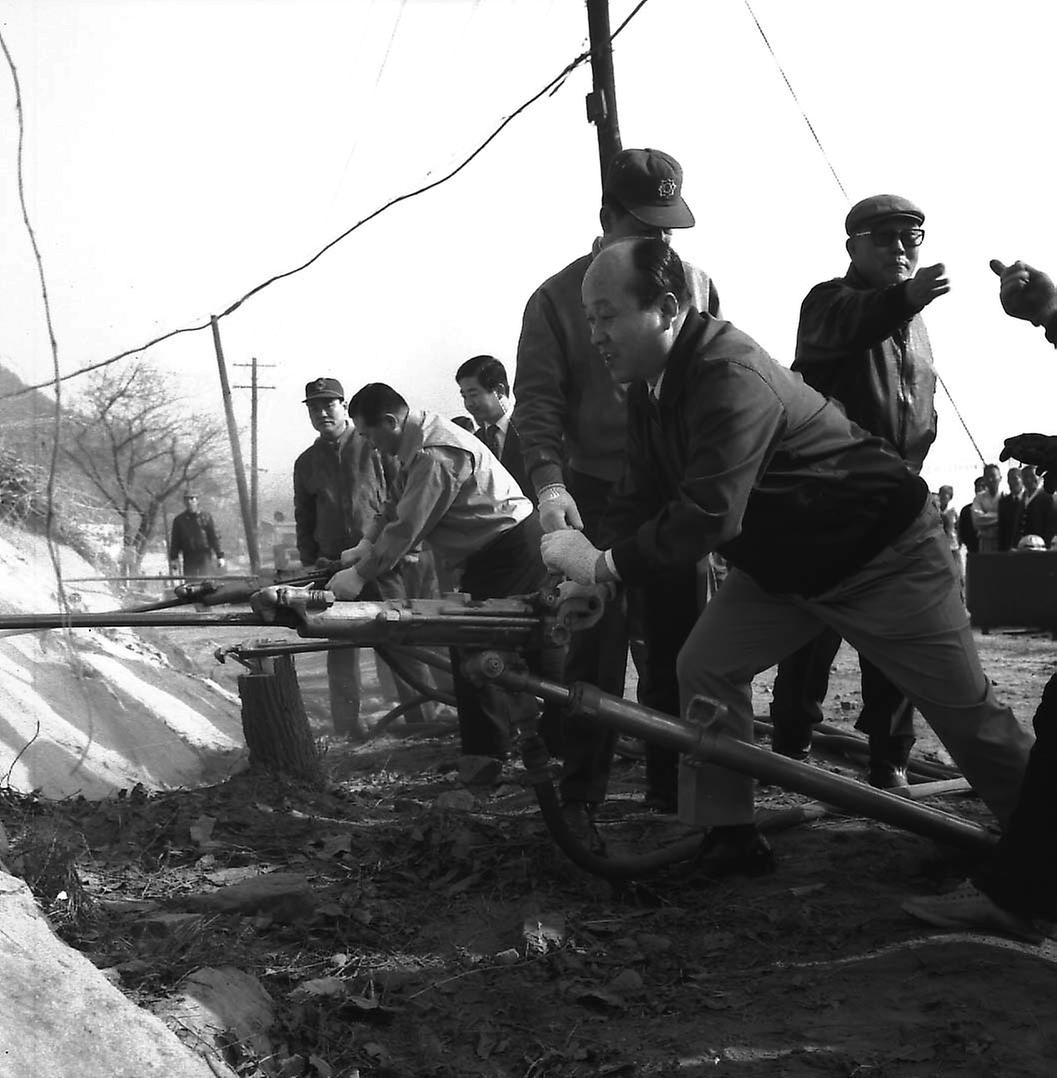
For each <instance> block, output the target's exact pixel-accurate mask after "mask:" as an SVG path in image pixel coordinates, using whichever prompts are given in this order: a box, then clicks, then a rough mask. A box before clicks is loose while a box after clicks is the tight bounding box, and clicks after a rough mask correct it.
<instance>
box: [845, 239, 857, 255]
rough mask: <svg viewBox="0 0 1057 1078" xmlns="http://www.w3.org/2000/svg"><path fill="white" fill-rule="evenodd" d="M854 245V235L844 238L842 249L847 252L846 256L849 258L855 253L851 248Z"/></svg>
mask: <svg viewBox="0 0 1057 1078" xmlns="http://www.w3.org/2000/svg"><path fill="white" fill-rule="evenodd" d="M854 246H855V239H854V237H852V236H849V237H848V238H847V239H846V240H845V241H844V250H845V251H847V252H848V257H849V258H853V257H854V255H855V252H854V251H853V250H852V248H853V247H854Z"/></svg>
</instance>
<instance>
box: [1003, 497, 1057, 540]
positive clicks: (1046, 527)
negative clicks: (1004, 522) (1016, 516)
mask: <svg viewBox="0 0 1057 1078" xmlns="http://www.w3.org/2000/svg"><path fill="white" fill-rule="evenodd" d="M1053 497H1054V496H1053V495H1052V494H1051V493H1050V492H1049V491H1047V490H1044V489H1043V488H1042V486H1041V485H1040V486H1039V488H1038V493H1037V494H1036V495H1035V497H1034V498H1032V499H1031V501H1029V502H1027V503H1026V504H1025V506H1024V510H1023V512H1022V514H1021V518H1020V533H1019V534H1018V535H1017V536H1016V537H1015V539H1014V541H1013V545H1014V546H1016V544H1017V542H1019V541H1020V539H1021V538H1023V537H1024V536H1025V535H1041V536H1042V538H1043V539H1044V540H1045V541H1046V545H1047V546H1049V545H1050V543H1052V542H1053V537H1054V535H1057V504H1055V503H1054V500H1053Z"/></svg>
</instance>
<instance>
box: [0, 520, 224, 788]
mask: <svg viewBox="0 0 1057 1078" xmlns="http://www.w3.org/2000/svg"><path fill="white" fill-rule="evenodd" d="M58 553H59V556H60V559H61V569H62V573H63V578H64V579H69V578H78V577H91V576H97V575H98V571H97V570H96V569H95V568H94V567H93V566H92V565H90V564H89V563H88V562H86V561H85V560H84V559H83V558H81V557H80V556H79V555H77V554H75V553H74V552H73V551H71V550H69V549H68V548H65V547H60V548H58ZM0 570H2V571H3V572H4V573H5V574H6V577H7V580H8V587H7V588H6V589H5V593H4V595H3V596H2V597H0V613H2V614H20V613H32V612H41V611H53V610H57V609H59V600H58V595H57V587H56V578H55V572H54V568H53V566H52V562H51V558H50V556H49V553H48V549H47V545H46V543H45V542H44V541H43V540H42V539H40V538H39V537H36V536H31V535H28V534H27V533H25V532H22V531H20V530H18V529H16V528H11V527H6V526H0ZM67 598H68V601H69V603H70V607H71V609H73V610H89V611H101V610H113V609H116V608H117V607H118V606H119V605H120V604H119V600H118V598H117V596H116V595H115V594H114V593H113V592H112V591H111V590H110V589H109V588H108V587H106V585H103V584H98V583H75V584H72V585H69V586H68V587H67ZM243 756H244V747H243V739H242V727H241V720H240V717H239V708H238V699H237V697H236V696H235V695H234V694H233V693H231V692H230V691H229V690H227V689H224V688H222V687H221V686H220V685H218V684H217V683H216V682H214V681H212V680H210V679H208V678H204V677H199V676H196V675H194V674H193V673H190V672H188V671H187V670H186V669H181V668H180V667H179V666H178V665H177V664H174V661H173V656H172V654H171V653H170V652H169V651H168V650H167V649H166V648H165V647H164V645H159V644H158V643H156V642H154V638H150V639H148V638H146V637H144V636H142V635H140V634H137V633H136V632H134V631H132V630H130V629H80V630H66V631H58V630H49V631H43V632H36V633H24V634H18V635H4V634H2V633H0V780H3V781H4V783H5V784H6V785H9V786H10V787H12V788H14V789H16V790H23V791H28V790H34V789H38V790H40V792H41V793H42V794H43V795H44V796H46V797H65V796H70V795H73V794H78V793H80V794H83V795H84V796H86V797H89V798H95V797H103V796H106V795H107V794H108V793H112V792H113V791H115V790H118V789H122V788H127V787H132V786H135V785H136V784H137V783H141V784H142V785H143V786H145V787H147V788H149V789H169V788H173V787H177V786H188V785H196V784H199V783H202V782H209V781H217V780H218V779H220V778H222V777H224V776H226V775H229V774H231V773H232V772H233V771H235V770H237V769H238V768H239V767H240V766H241V764H242V760H243Z"/></svg>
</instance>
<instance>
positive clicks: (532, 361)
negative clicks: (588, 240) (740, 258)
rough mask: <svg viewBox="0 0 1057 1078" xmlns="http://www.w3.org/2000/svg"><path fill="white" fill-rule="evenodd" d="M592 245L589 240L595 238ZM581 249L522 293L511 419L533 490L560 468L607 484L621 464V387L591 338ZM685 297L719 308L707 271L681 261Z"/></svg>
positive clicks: (557, 479) (556, 477) (556, 478)
mask: <svg viewBox="0 0 1057 1078" xmlns="http://www.w3.org/2000/svg"><path fill="white" fill-rule="evenodd" d="M596 246H597V244H596ZM593 258H594V255H593V254H589V255H584V256H583V257H582V258H578V259H577V260H576V261H575V262H571V263H570V264H569V265H568V266H566V267H565V269H563V270H561V271H560V272H558V273H556V274H555V275H554V276H553V277H551V278H549V279H548V280H546V281H544V282H543V284H541V285H540V286H539V288H537V289H536V291H535V292H533V294H532V295H531V296H530V297H529V301H528V303H527V304H526V306H525V316H524V319H523V321H522V325H521V338H520V339H519V341H518V346H517V371H516V372H515V375H514V399H515V404H514V417H513V418H514V425H515V426H516V427H517V430H518V434H519V435H520V438H521V450H522V453H523V455H524V461H525V472H526V474H527V476H528V479H529V481H530V482H531V483H532V484H533V486H534V487H535V489H536V491H537V492H538V491H540V490H542V489H543V488H544V487H545V486H547V485H549V484H551V483H561V482H563V481H564V480H563V469H564V467H565V466H566V465H568V466H569V467H570V468H571V469H572V470H573V471H576V472H581V473H583V474H584V475H589V476H592V477H594V478H596V479H602V480H605V481H606V482H609V483H613V482H615V481H616V480H617V479H619V478H620V474H621V472H622V471H623V470H624V450H625V439H626V436H627V392H626V389H625V387H624V386H623V385H621V384H620V383H619V382H615V381H614V380H613V376H612V374H610V372H609V368H608V367H607V366H606V363H605V360H604V359H603V358H602V356H601V354H600V353H599V351H598V349H597V348H595V346H594V345H593V344H592V343H591V332H590V330H589V329H588V327H587V318H586V317H585V316H584V306H583V298H582V296H581V288H582V286H583V283H584V274H585V273H586V272H587V267H588V266H589V265H590V264H591V260H592V259H593ZM683 269H684V270H685V272H686V283H687V285H688V286H689V288H690V295H691V302H692V303H693V304H694V305H695V306H696V307H697V308H698V309H699V310H702V311H705V310H707V311H709V312H711V313H713V314H717V315H718V314H719V296H718V295H717V294H716V290H715V288H714V286H713V285H712V282H711V280H710V279H709V277H708V274H707V273H703V272H702V271H701V270H699V269H695V267H693V266H691V265H690V264H689V263H688V262H684V263H683Z"/></svg>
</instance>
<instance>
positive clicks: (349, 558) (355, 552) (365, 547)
mask: <svg viewBox="0 0 1057 1078" xmlns="http://www.w3.org/2000/svg"><path fill="white" fill-rule="evenodd" d="M370 552H371V542H370V540H369V539H361V540H360V541H359V542H358V543H357V544H356V545H355V546H350V547H349V549H348V550H343V551H342V552H341V564H342V566H343V567H346V566H349V565H359V564H360V562H361V561H363V559H364V558H366V557H367V555H368V554H370Z"/></svg>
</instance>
